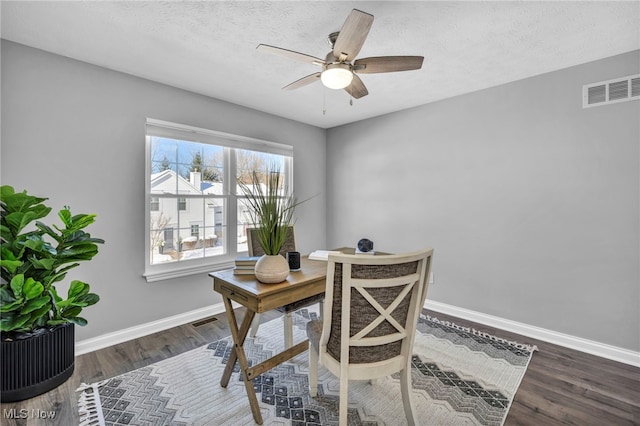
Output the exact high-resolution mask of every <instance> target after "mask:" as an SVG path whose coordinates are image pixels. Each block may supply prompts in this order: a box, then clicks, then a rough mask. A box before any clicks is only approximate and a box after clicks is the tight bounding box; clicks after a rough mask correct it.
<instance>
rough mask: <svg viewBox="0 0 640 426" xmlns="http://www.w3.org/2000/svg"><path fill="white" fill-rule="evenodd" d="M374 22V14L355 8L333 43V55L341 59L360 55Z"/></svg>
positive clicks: (349, 59) (345, 59)
mask: <svg viewBox="0 0 640 426" xmlns="http://www.w3.org/2000/svg"><path fill="white" fill-rule="evenodd" d="M372 24H373V15H369V14H368V13H365V12H362V11H360V10H358V9H353V10H352V11H351V13H349V16H347V19H346V20H345V21H344V24H343V25H342V28H341V29H340V34H338V38H337V39H336V42H335V43H334V45H333V56H335V57H336V58H338V60H339V61H351V60H353V58H355V57H356V56H358V53H360V49H361V48H362V45H363V44H364V41H365V39H366V38H367V35H368V34H369V30H370V29H371V25H372Z"/></svg>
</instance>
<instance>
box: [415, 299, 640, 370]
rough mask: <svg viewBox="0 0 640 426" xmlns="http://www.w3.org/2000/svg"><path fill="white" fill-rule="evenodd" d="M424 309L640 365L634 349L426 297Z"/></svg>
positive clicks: (639, 354) (639, 358)
mask: <svg viewBox="0 0 640 426" xmlns="http://www.w3.org/2000/svg"><path fill="white" fill-rule="evenodd" d="M424 308H425V309H429V310H432V311H437V312H442V313H443V314H447V315H452V316H455V317H458V318H463V319H466V320H469V321H473V322H477V323H480V324H485V325H488V326H491V327H495V328H499V329H501V330H506V331H510V332H513V333H517V334H522V335H523V336H527V337H531V338H534V339H538V340H542V341H545V342H549V343H553V344H555V345H559V346H564V347H567V348H571V349H575V350H578V351H581V352H586V353H589V354H592V355H596V356H599V357H602V358H607V359H610V360H613V361H618V362H622V363H625V364H629V365H633V366H636V367H640V352H634V351H631V350H629V349H624V348H619V347H617V346H611V345H608V344H605V343H600V342H596V341H593V340H587V339H583V338H581V337H575V336H571V335H568V334H564V333H559V332H557V331H553V330H547V329H544V328H540V327H535V326H532V325H528V324H523V323H520V322H516V321H511V320H508V319H504V318H499V317H494V316H492V315H487V314H483V313H481V312H475V311H471V310H468V309H464V308H458V307H456V306H452V305H447V304H445V303H440V302H436V301H433V300H427V301H426V302H425V304H424ZM519 343H527V342H519Z"/></svg>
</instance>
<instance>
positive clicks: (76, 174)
mask: <svg viewBox="0 0 640 426" xmlns="http://www.w3.org/2000/svg"><path fill="white" fill-rule="evenodd" d="M213 77H214V76H212V78H213ZM146 117H151V118H157V119H161V120H167V121H172V122H177V123H181V124H187V125H192V126H197V127H203V128H207V129H212V130H219V131H223V132H228V133H233V134H238V135H243V136H248V137H253V138H259V139H265V140H270V141H274V142H280V143H285V144H290V145H293V146H294V155H295V161H294V179H295V182H296V192H297V194H298V195H299V196H300V197H301V198H306V197H307V196H311V195H314V194H320V195H318V196H317V197H315V198H314V199H312V200H311V201H309V202H308V203H305V204H303V205H302V206H300V208H299V209H298V210H297V216H298V222H297V223H296V229H297V232H296V240H297V243H298V245H299V246H300V249H301V251H306V252H309V251H312V250H313V249H315V248H317V247H318V246H321V247H323V246H324V244H325V232H324V231H325V209H324V205H325V194H326V190H325V170H326V162H325V158H326V144H325V142H326V141H325V131H324V130H323V129H319V128H315V127H312V126H308V125H304V124H300V123H297V122H294V121H291V120H286V119H282V118H279V117H276V116H273V115H268V114H265V113H262V112H258V111H255V110H251V109H247V108H243V107H240V106H237V105H233V104H229V103H226V102H222V101H219V100H215V99H211V98H207V97H204V96H200V95H197V94H194V93H190V92H186V91H183V90H179V89H175V88H172V87H168V86H164V85H161V84H157V83H153V82H151V81H148V80H144V79H140V78H135V77H132V76H130V75H126V74H122V73H118V72H114V71H110V70H107V69H104V68H100V67H96V66H92V65H89V64H86V63H82V62H78V61H74V60H70V59H67V58H64V57H61V56H57V55H52V54H48V53H45V52H42V51H39V50H35V49H32V48H28V47H25V46H22V45H18V44H15V43H11V42H7V41H4V40H3V41H2V160H1V166H2V171H1V179H2V184H7V185H12V186H14V187H15V188H16V189H17V190H23V189H27V190H28V191H29V192H30V193H33V194H34V195H40V196H46V197H49V198H50V204H51V205H52V206H53V207H54V209H55V211H57V210H58V209H60V208H62V206H64V205H69V206H71V208H72V212H75V213H96V214H97V215H98V219H97V222H96V224H95V225H93V227H92V228H90V232H91V233H92V234H93V235H94V236H97V237H102V238H104V239H105V240H106V244H105V245H104V246H103V247H101V249H100V253H99V255H98V256H96V257H95V258H94V259H93V260H92V261H91V262H90V263H85V264H82V265H81V266H79V267H78V268H76V269H75V270H74V272H73V273H72V274H70V276H69V278H78V279H83V280H86V281H88V282H89V283H90V284H91V287H92V290H93V291H95V292H96V293H98V294H99V295H100V296H101V301H100V303H99V304H97V305H95V306H93V307H91V308H89V309H87V310H86V311H85V312H84V314H85V315H84V316H85V317H86V318H87V319H88V321H89V325H88V326H87V327H84V328H81V327H79V328H78V329H77V331H76V333H77V338H78V339H79V340H82V339H87V338H90V337H94V336H98V335H101V334H104V333H108V332H113V331H117V330H120V329H124V328H127V327H131V326H135V325H138V324H143V323H146V322H150V321H154V320H158V319H161V318H165V317H168V316H171V315H177V314H180V313H184V312H187V311H190V310H194V309H198V308H202V307H205V306H208V305H212V304H215V303H220V302H221V299H220V298H219V297H218V295H217V294H215V293H214V292H213V290H212V283H211V280H210V279H209V278H208V277H207V276H206V275H195V276H190V277H186V278H182V279H175V280H168V281H163V282H158V283H153V284H148V283H147V282H146V281H145V279H144V278H143V277H142V273H143V268H144V239H145V234H144V220H145V218H144V209H145V201H144V200H145V195H144V188H145V142H144V132H145V118H146ZM49 218H50V220H51V221H57V218H56V216H55V214H52V215H51V216H50V217H49ZM67 281H68V280H67ZM62 289H63V291H64V292H65V293H66V286H65V285H63V286H62Z"/></svg>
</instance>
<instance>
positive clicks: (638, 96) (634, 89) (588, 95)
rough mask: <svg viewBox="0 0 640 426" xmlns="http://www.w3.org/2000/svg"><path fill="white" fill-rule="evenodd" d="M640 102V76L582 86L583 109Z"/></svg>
mask: <svg viewBox="0 0 640 426" xmlns="http://www.w3.org/2000/svg"><path fill="white" fill-rule="evenodd" d="M633 100H640V74H635V75H630V76H627V77H620V78H615V79H613V80H607V81H601V82H599V83H592V84H585V85H584V86H582V107H583V108H589V107H594V106H600V105H608V104H613V103H618V102H626V101H633Z"/></svg>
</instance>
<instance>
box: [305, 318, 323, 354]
mask: <svg viewBox="0 0 640 426" xmlns="http://www.w3.org/2000/svg"><path fill="white" fill-rule="evenodd" d="M321 335H322V320H321V319H317V320H311V321H309V322H308V323H307V337H309V342H310V343H311V345H312V346H313V348H314V349H315V351H316V352H318V350H319V348H320V336H321Z"/></svg>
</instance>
